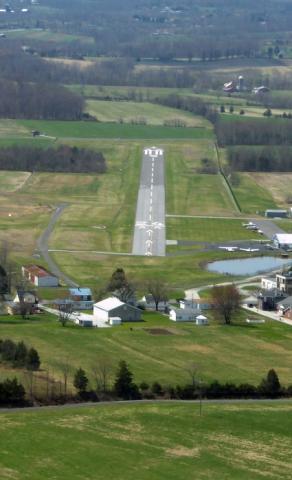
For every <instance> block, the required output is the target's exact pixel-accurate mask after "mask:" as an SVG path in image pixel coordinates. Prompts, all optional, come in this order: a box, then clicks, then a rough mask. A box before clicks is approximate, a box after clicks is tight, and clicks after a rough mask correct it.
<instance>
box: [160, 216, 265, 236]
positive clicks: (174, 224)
mask: <svg viewBox="0 0 292 480" xmlns="http://www.w3.org/2000/svg"><path fill="white" fill-rule="evenodd" d="M166 233H167V238H168V239H170V240H192V241H196V242H223V241H228V240H229V241H230V240H251V239H257V238H258V237H259V235H258V234H257V233H256V232H252V231H250V230H246V228H244V227H243V226H242V220H236V219H221V218H177V217H168V218H167V229H166Z"/></svg>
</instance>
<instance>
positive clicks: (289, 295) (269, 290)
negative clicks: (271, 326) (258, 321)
mask: <svg viewBox="0 0 292 480" xmlns="http://www.w3.org/2000/svg"><path fill="white" fill-rule="evenodd" d="M244 303H245V304H246V305H247V306H248V307H257V308H259V309H260V310H265V311H272V312H276V313H278V314H279V315H281V316H283V317H284V318H287V319H292V269H291V270H288V271H286V272H284V271H283V272H282V273H277V274H276V275H275V276H273V277H262V279H261V288H260V291H259V292H258V293H257V294H256V295H251V296H249V297H247V298H246V299H245V300H244Z"/></svg>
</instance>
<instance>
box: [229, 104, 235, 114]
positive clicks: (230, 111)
mask: <svg viewBox="0 0 292 480" xmlns="http://www.w3.org/2000/svg"><path fill="white" fill-rule="evenodd" d="M233 112H234V106H233V105H230V107H229V113H233Z"/></svg>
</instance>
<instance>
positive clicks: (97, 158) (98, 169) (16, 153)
mask: <svg viewBox="0 0 292 480" xmlns="http://www.w3.org/2000/svg"><path fill="white" fill-rule="evenodd" d="M0 170H13V171H25V172H67V173H91V172H92V173H104V172H105V171H106V161H105V158H104V156H103V154H102V153H101V152H94V151H92V150H87V149H81V148H77V147H73V148H71V147H68V146H60V147H59V148H56V149H54V148H48V149H41V148H33V147H23V146H22V147H18V146H15V147H7V148H1V149H0Z"/></svg>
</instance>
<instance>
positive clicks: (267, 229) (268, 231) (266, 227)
mask: <svg viewBox="0 0 292 480" xmlns="http://www.w3.org/2000/svg"><path fill="white" fill-rule="evenodd" d="M253 221H254V223H255V224H256V225H257V226H258V227H259V229H260V230H261V231H262V232H263V234H264V235H265V236H266V237H268V238H269V239H270V240H272V238H273V236H274V235H275V234H276V233H286V232H284V230H283V229H282V228H280V227H278V225H276V223H274V222H272V220H259V219H257V218H255V219H254V220H253Z"/></svg>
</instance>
